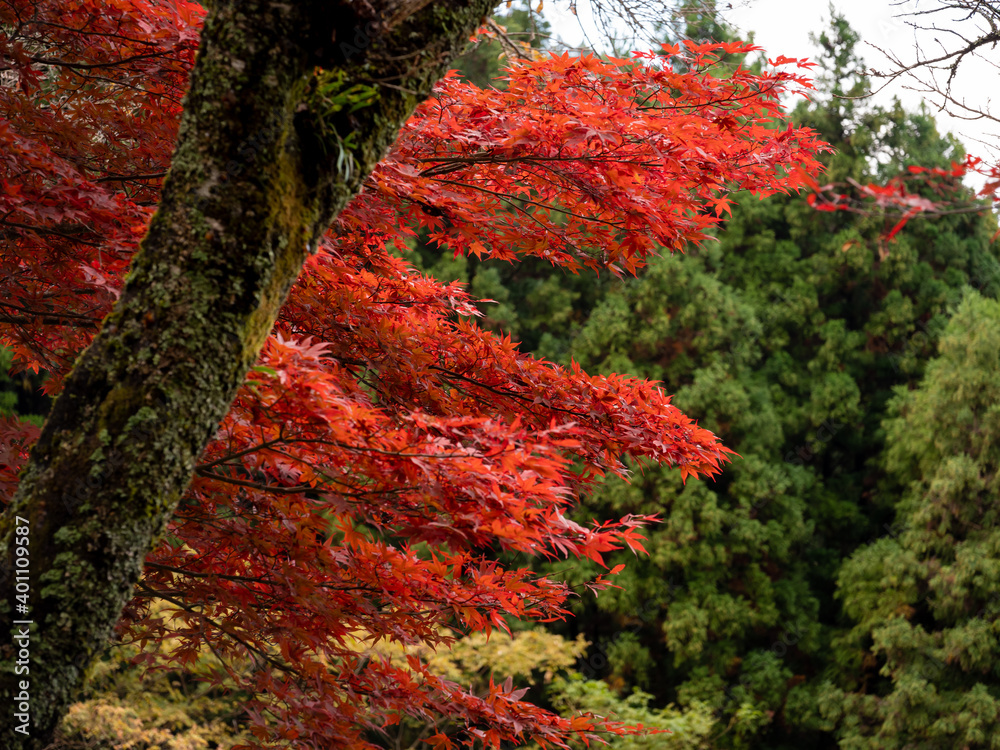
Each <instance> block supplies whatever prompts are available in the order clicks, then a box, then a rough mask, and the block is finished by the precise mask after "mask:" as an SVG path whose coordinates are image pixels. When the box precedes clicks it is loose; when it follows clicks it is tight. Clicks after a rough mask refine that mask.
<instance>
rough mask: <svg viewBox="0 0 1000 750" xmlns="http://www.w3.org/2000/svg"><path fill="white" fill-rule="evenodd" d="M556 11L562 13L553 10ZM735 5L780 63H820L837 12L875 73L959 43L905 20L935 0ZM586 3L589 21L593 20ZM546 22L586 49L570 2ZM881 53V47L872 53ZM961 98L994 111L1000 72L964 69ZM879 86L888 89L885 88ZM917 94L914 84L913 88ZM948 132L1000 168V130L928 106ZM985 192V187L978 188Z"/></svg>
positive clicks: (896, 86)
mask: <svg viewBox="0 0 1000 750" xmlns="http://www.w3.org/2000/svg"><path fill="white" fill-rule="evenodd" d="M553 4H555V6H556V7H553ZM730 4H731V7H732V9H731V10H724V11H723V16H724V17H725V18H726V20H728V21H729V22H730V23H731V24H732V25H733V26H735V27H736V28H738V29H739V30H741V31H753V32H755V39H754V41H755V43H756V44H758V45H760V46H761V47H763V48H764V50H765V52H766V53H767V56H768V57H770V58H775V57H777V56H778V55H786V56H787V57H808V58H810V59H815V58H816V56H817V55H816V53H817V50H816V47H815V46H814V45H813V44H812V43H811V42H810V41H809V34H810V32H812V33H819V32H821V31H823V30H825V29H827V28H829V20H830V6H831V5H832V6H833V7H834V8H835V9H836V10H837V11H838V12H840V13H841V14H843V15H844V17H845V18H847V21H848V22H849V23H850V24H851V26H852V27H853V28H854V30H855V31H857V32H858V33H859V35H860V37H861V46H860V49H859V51H860V53H861V56H862V57H863V58H864V59H865V62H866V63H867V65H868V67H870V68H875V69H878V70H886V69H890V68H892V67H893V66H892V65H891V63H890V62H889V61H888V60H887V59H886V57H885V56H883V55H882V54H881V53H880V52H879V51H878V50H877V49H875V47H880V48H882V49H885V50H890V51H892V52H894V53H895V54H897V55H899V57H900V58H901V59H902V60H904V61H907V62H909V61H912V60H913V59H914V45H915V43H916V42H917V41H919V43H920V44H921V45H922V46H923V49H924V52H925V55H926V56H936V54H937V52H938V50H939V49H940V44H939V42H938V41H937V40H940V42H941V43H945V44H947V45H949V47H950V48H953V47H954V46H955V41H957V39H956V38H955V37H954V36H951V35H950V34H949V33H947V32H940V33H935V32H923V33H920V34H919V35H918V36H917V37H915V36H914V30H913V28H912V27H911V26H909V25H908V24H907V23H906V20H907V19H906V18H905V17H902V18H901V17H900V16H901V15H902V14H904V13H907V12H911V11H913V10H914V9H924V10H926V9H928V8H932V7H935V5H936V3H935V0H833V2H832V3H831V2H828V0H731V3H730V2H729V0H719V1H718V6H719V7H720V8H723V9H725V8H726V7H727V6H728V5H730ZM585 5H586V3H585V2H580V3H579V7H580V9H581V11H580V12H581V15H582V16H583V15H585V11H584V6H585ZM544 10H545V15H546V17H547V18H548V19H549V20H550V22H552V25H553V29H554V30H555V31H556V33H557V34H558V35H559V36H560V37H561V38H562V39H563V40H564V41H566V42H569V43H571V44H579V43H580V40H581V39H582V35H581V32H580V31H579V26H578V23H577V18H575V17H574V16H572V15H570V14H569V13H568V12H566V11H565V2H563V3H547V4H546V6H545V9H544ZM918 20H921V21H922V23H923V25H927V22H928V21H929V22H936V23H937V24H938V26H939V27H941V28H944V29H959V30H966V31H967V32H968V33H969V34H970V35H971V34H973V33H974V31H975V29H974V28H970V25H969V24H966V25H965V26H964V27H963V26H961V25H959V24H957V23H956V22H955V20H954V14H953V13H949V14H938V15H936V16H933V17H926V16H925V17H924V18H923V19H918ZM589 33H590V35H591V38H594V39H597V38H600V36H601V35H600V34H599V33H597V32H596V30H591V31H590V32H589ZM872 45H874V46H872ZM984 54H985V55H988V56H991V57H992V58H993V59H994V60H997V61H1000V49H998V50H988V51H986V52H985V53H984ZM960 70H961V72H960V76H959V78H958V79H957V82H956V86H955V91H956V92H957V93H958V95H959V97H965V98H966V100H967V101H968V102H969V103H974V104H976V105H978V106H980V107H987V108H988V107H989V101H988V95H989V92H991V91H997V90H998V86H997V84H998V83H1000V76H998V68H997V67H996V66H994V65H991V64H989V63H986V62H984V61H978V62H977V61H972V62H966V63H965V64H964V65H963V66H962V68H961V69H960ZM874 83H875V85H876V86H878V85H881V83H880V82H878V81H877V80H876V81H874ZM910 85H911V86H912V85H913V84H912V82H911V83H910ZM893 95H895V96H898V97H899V98H900V99H901V100H902V101H903V103H904V105H906V106H907V107H909V108H916V107H917V106H919V104H920V102H921V101H922V100H923V98H924V95H923V94H919V93H917V92H914V91H910V90H907V88H906V85H905V84H904V83H903V82H901V81H897V82H895V83H892V84H890V85H889V86H888V87H887V88H886V89H885V90H884V91H883V92H882V93H880V94H879V95H878V96H877V98H876V102H878V103H884V104H888V103H889V102H890V101H891V99H892V97H893ZM928 106H929V107H930V108H931V110H932V112H933V113H934V115H935V118H936V119H937V122H938V128H939V130H941V131H951V132H953V133H954V134H955V135H957V136H958V137H959V138H960V139H961V140H962V141H963V142H964V143H965V146H966V150H967V151H968V152H969V153H972V154H975V155H978V156H982V157H984V158H986V159H992V160H993V161H996V160H997V147H996V144H1000V136H998V135H997V134H998V133H1000V123H995V122H990V121H985V120H977V121H969V120H964V119H957V118H955V117H951V116H949V115H948V114H947V113H945V112H938V111H936V107H935V106H934V105H933V103H932V102H931V101H930V100H928ZM992 109H993V112H994V114H995V115H997V116H1000V103H997V104H996V105H994V106H993V107H992ZM977 182H979V184H981V181H977Z"/></svg>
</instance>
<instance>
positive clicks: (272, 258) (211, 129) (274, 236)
mask: <svg viewBox="0 0 1000 750" xmlns="http://www.w3.org/2000/svg"><path fill="white" fill-rule="evenodd" d="M495 4H496V3H495V1H494V0H458V1H456V2H449V3H440V4H438V3H430V2H428V0H395V1H393V0H384V1H383V2H381V3H380V2H371V3H365V4H364V6H365V8H367V9H368V10H367V13H368V15H364V14H359V11H358V8H359V7H360V4H356V3H350V2H346V1H344V2H322V1H321V0H311V1H310V0H298V1H295V0H288V1H287V2H284V3H275V2H269V1H266V0H228V1H225V2H224V1H223V0H215V1H214V2H213V3H212V4H211V10H210V13H209V15H208V18H207V19H206V23H205V27H204V30H203V33H202V42H201V48H200V50H199V53H198V58H197V62H196V64H195V69H194V71H193V74H192V79H191V87H190V91H189V93H188V97H187V99H186V102H185V113H184V116H183V119H182V122H181V127H180V132H179V135H178V143H177V148H176V151H175V154H174V159H173V163H172V166H171V169H170V172H169V174H168V176H167V178H166V180H165V183H164V188H163V193H162V199H161V204H160V206H159V209H158V211H157V213H156V215H155V216H154V218H153V220H152V222H151V223H150V227H149V231H148V234H147V236H146V238H145V240H144V241H143V243H142V247H141V250H140V252H139V253H138V255H137V256H136V258H135V260H134V262H133V268H132V270H131V273H130V275H129V277H128V280H127V282H126V285H125V289H124V291H123V293H122V296H121V299H120V301H119V303H118V304H117V305H116V306H115V308H114V310H113V311H112V313H111V314H110V315H109V316H108V318H107V319H106V320H105V321H104V324H103V326H102V328H101V331H100V332H99V333H98V335H97V337H96V338H95V340H94V342H93V343H92V344H91V346H90V347H89V348H88V349H87V350H86V351H85V352H84V354H83V355H82V356H81V357H80V359H79V360H78V361H77V363H76V365H75V366H74V368H73V371H72V373H71V374H70V375H69V376H68V377H67V379H66V381H65V387H64V390H63V392H62V394H61V395H60V396H59V398H58V399H57V400H56V402H55V404H54V406H53V410H52V413H51V415H50V416H49V419H48V421H47V422H46V425H45V427H44V429H43V432H42V436H41V438H40V439H39V441H38V444H37V445H36V446H35V448H34V450H33V451H32V455H31V460H30V463H29V465H28V467H27V469H26V470H25V472H24V474H23V476H22V478H21V483H20V486H19V488H18V491H17V493H16V494H15V496H14V498H13V499H12V501H11V504H10V506H9V507H8V508H7V510H6V512H5V513H4V514H3V515H2V516H0V564H2V565H3V569H2V570H0V577H2V578H3V581H4V583H9V582H10V581H11V580H12V571H13V565H14V549H15V543H14V540H15V527H16V524H15V517H16V516H20V517H21V518H24V519H27V521H28V523H29V524H30V533H29V537H30V549H31V572H32V578H31V585H32V589H31V613H30V615H29V617H30V619H32V620H33V621H34V625H33V631H32V639H31V645H30V653H31V662H30V674H29V675H28V676H27V677H24V676H16V675H15V674H14V671H13V669H12V666H13V665H12V661H13V656H12V655H13V653H14V650H13V649H12V647H11V645H10V644H9V643H8V642H7V641H6V639H5V642H4V643H3V644H2V645H0V672H2V674H0V705H3V706H4V712H5V713H4V719H3V734H2V736H0V744H2V746H3V747H5V748H10V750H23V749H24V750H26V749H28V748H32V749H33V750H34V749H37V748H41V747H44V746H45V745H46V744H48V742H49V740H50V738H51V737H52V734H53V731H54V729H55V727H56V725H57V723H58V721H59V719H60V717H61V716H62V714H63V713H64V712H65V709H66V708H67V706H68V705H69V703H70V702H71V701H72V700H73V699H74V698H75V696H76V694H77V692H78V691H79V689H80V688H81V686H82V684H83V682H84V679H85V675H86V672H87V669H88V668H89V666H90V665H91V664H92V662H93V661H94V660H95V659H96V658H97V657H98V656H99V654H100V653H101V651H102V650H103V649H104V648H105V647H106V645H107V643H108V640H109V638H110V636H111V634H112V629H113V627H114V624H115V622H116V621H117V619H118V617H119V615H120V613H121V610H122V608H123V607H124V605H125V604H126V603H127V601H128V600H129V598H130V597H131V595H132V590H133V588H134V586H135V583H136V581H137V580H138V578H139V576H140V574H141V571H142V566H143V562H144V559H145V556H146V555H147V554H148V552H149V551H150V550H151V548H152V546H153V544H154V543H155V541H156V539H157V537H158V536H159V535H160V534H162V533H163V531H164V529H165V528H166V525H167V523H168V522H169V519H170V517H171V515H172V513H173V511H174V509H175V507H176V504H177V502H178V500H179V498H180V496H181V494H182V493H183V491H184V489H185V488H186V487H187V484H188V482H189V481H190V477H191V473H192V471H193V467H194V464H195V461H196V460H197V458H198V456H199V454H200V452H201V451H202V450H203V448H204V446H205V444H206V443H207V442H208V440H209V439H210V437H211V436H212V434H213V433H214V431H215V430H216V428H217V426H218V424H219V422H220V420H221V419H222V417H223V416H224V415H225V413H226V411H227V409H228V408H229V405H230V403H231V401H232V399H233V397H234V395H235V392H236V389H237V388H238V387H239V385H240V384H241V383H242V381H243V378H244V377H245V375H246V372H247V370H248V369H249V368H250V367H251V366H252V365H253V364H254V361H255V360H256V357H257V356H258V354H259V351H260V348H261V347H262V346H263V343H264V340H265V339H266V337H267V335H268V333H269V331H270V330H271V326H272V325H273V323H274V320H275V318H276V317H277V314H278V310H279V308H280V306H281V304H282V303H283V301H284V299H285V296H286V295H287V293H288V290H289V288H290V287H291V285H292V283H293V281H294V280H295V278H296V276H297V275H298V273H299V271H300V269H301V267H302V263H303V262H304V260H305V257H306V254H307V252H308V251H309V249H310V248H313V247H315V245H316V242H317V239H318V238H319V236H320V235H321V234H322V233H323V231H325V229H326V228H327V227H328V226H329V224H330V222H331V221H332V219H333V218H335V217H336V215H337V213H339V211H340V210H341V209H343V207H344V206H345V205H346V203H347V202H348V201H349V200H350V199H351V198H352V197H353V196H354V195H355V194H356V193H357V191H358V190H359V188H360V186H361V183H362V181H363V180H364V178H365V177H366V176H367V175H368V174H369V173H370V172H371V170H372V169H373V168H374V166H375V164H376V163H377V162H378V160H379V159H381V158H382V156H383V155H384V154H385V152H386V150H387V149H388V148H389V146H390V145H391V144H392V142H393V140H394V139H395V137H396V134H397V131H398V129H399V127H400V126H401V124H402V123H403V122H404V121H405V120H406V118H407V117H408V116H409V115H410V113H411V112H412V111H413V108H414V107H415V106H416V104H417V103H418V102H419V101H420V100H421V99H423V98H424V97H426V96H427V95H428V94H429V93H430V90H431V87H432V86H433V84H434V82H435V81H436V80H437V79H438V78H439V77H440V75H441V74H442V73H443V72H444V70H445V68H446V66H447V65H448V63H449V62H450V61H451V60H452V59H453V58H454V57H455V56H457V54H458V53H459V52H460V51H461V49H462V47H463V45H464V44H465V41H466V39H467V38H468V37H469V35H470V34H471V33H472V32H473V31H474V30H475V28H476V27H477V25H478V24H479V23H481V22H482V21H483V20H484V19H485V17H486V16H487V15H488V14H489V12H490V11H491V10H492V9H493V7H494V5H495ZM317 66H321V67H322V68H324V69H326V70H327V71H328V74H332V75H335V76H337V77H338V78H339V79H340V80H342V81H343V83H344V85H345V86H361V87H371V89H372V90H374V91H376V92H377V95H374V96H370V97H369V98H368V100H367V101H365V102H364V106H361V107H360V108H358V109H356V111H353V112H352V111H349V110H350V108H341V109H339V110H335V111H330V110H329V109H327V110H326V111H321V110H320V106H321V105H323V102H321V101H320V100H319V99H317V91H318V90H319V87H318V86H317V85H316V79H315V70H316V67H317ZM320 120H322V122H320ZM345 148H349V150H350V153H349V154H346V155H345V154H344V153H343V152H344V149H345ZM345 158H349V159H350V162H349V164H350V169H345V168H344V163H345V161H344V159H345ZM3 588H4V590H5V591H6V590H9V588H10V587H9V586H4V587H3ZM12 607H13V602H12V601H11V599H10V597H9V596H5V597H4V598H3V600H0V626H2V628H3V630H4V632H5V633H7V632H10V631H11V627H12V620H14V619H23V616H15V615H14V612H13V609H12ZM22 679H27V680H28V681H29V682H30V688H29V693H30V695H31V702H30V706H31V708H30V712H31V722H30V728H29V730H28V733H27V734H23V733H21V732H17V731H15V730H14V729H15V725H14V724H13V723H12V721H13V715H12V711H11V709H10V707H11V706H12V705H13V704H14V696H15V695H16V694H17V693H18V691H19V690H20V687H19V685H18V683H19V682H20V680H22Z"/></svg>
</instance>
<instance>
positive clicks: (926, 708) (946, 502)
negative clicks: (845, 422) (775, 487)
mask: <svg viewBox="0 0 1000 750" xmlns="http://www.w3.org/2000/svg"><path fill="white" fill-rule="evenodd" d="M885 429H886V436H887V450H886V453H885V467H886V470H887V471H888V473H889V474H890V476H891V477H892V479H893V480H895V482H896V483H897V484H898V487H899V488H901V490H902V500H901V501H900V502H899V504H898V506H897V512H896V518H895V522H894V523H893V524H892V525H891V526H889V527H887V531H888V532H889V534H888V535H887V536H884V537H882V538H880V539H878V540H877V541H875V542H873V543H872V544H869V545H866V546H864V547H862V548H861V549H859V550H857V551H856V552H855V553H854V554H853V555H852V556H851V558H850V559H849V560H848V561H847V562H846V563H845V564H844V566H843V568H842V570H841V572H840V576H839V580H838V583H839V587H840V595H841V597H842V599H843V602H844V608H845V610H846V611H847V613H848V614H849V615H850V616H851V617H852V618H853V619H854V620H855V621H856V623H857V625H856V626H855V627H854V628H853V629H852V630H851V631H850V632H849V633H847V634H845V635H844V636H843V637H842V638H840V639H839V643H838V645H839V654H838V656H839V659H840V660H841V661H842V662H843V663H845V664H853V665H855V666H856V671H854V673H853V676H854V678H855V679H854V680H852V681H851V682H850V683H849V687H848V689H847V690H846V691H844V690H842V689H838V688H836V687H834V686H833V684H832V683H831V684H828V686H827V688H826V690H825V691H824V692H823V693H822V694H821V696H820V697H821V700H820V702H819V708H820V711H821V713H822V716H823V718H824V719H825V720H826V721H827V722H828V723H829V726H830V727H833V726H835V727H836V729H837V734H838V737H839V739H840V743H841V746H842V747H850V748H858V749H859V750H860V748H887V749H893V748H928V749H929V748H942V749H944V748H956V747H964V748H995V747H997V746H998V743H1000V637H998V634H1000V628H998V624H1000V516H998V510H997V504H996V499H997V497H998V495H1000V303H998V302H997V301H996V300H991V299H987V298H984V297H982V296H981V295H979V294H977V293H976V292H974V291H971V290H970V291H969V292H968V294H967V295H966V297H965V299H963V301H962V303H961V305H960V306H959V308H958V311H957V313H956V314H955V316H954V317H953V318H952V319H951V321H950V323H949V324H948V327H947V329H946V331H945V334H944V336H943V337H942V339H941V343H940V355H939V356H938V357H937V358H936V359H935V360H934V361H933V362H932V363H931V364H930V365H929V366H928V368H927V372H926V375H925V377H924V378H923V380H922V382H921V384H920V387H919V388H917V389H915V390H907V389H905V388H900V389H898V390H897V393H896V395H895V397H894V398H893V400H892V401H891V403H890V406H889V418H888V419H887V420H886V422H885Z"/></svg>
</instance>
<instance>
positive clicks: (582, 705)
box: [549, 674, 719, 750]
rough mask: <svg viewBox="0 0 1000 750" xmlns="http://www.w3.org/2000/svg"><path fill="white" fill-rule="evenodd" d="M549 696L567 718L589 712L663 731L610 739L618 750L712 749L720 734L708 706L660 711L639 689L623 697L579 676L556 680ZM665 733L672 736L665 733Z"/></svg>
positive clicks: (672, 708) (663, 709)
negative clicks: (713, 741) (714, 735)
mask: <svg viewBox="0 0 1000 750" xmlns="http://www.w3.org/2000/svg"><path fill="white" fill-rule="evenodd" d="M549 695H550V697H551V699H552V703H553V705H554V707H555V708H556V709H558V710H559V712H560V713H562V714H563V715H571V714H573V713H578V712H589V713H594V714H597V715H599V716H608V717H613V718H614V719H616V720H617V721H621V722H623V723H625V724H630V725H642V726H643V727H645V728H647V729H651V730H660V732H659V733H655V734H654V733H649V734H643V735H635V736H630V737H618V738H613V739H610V740H609V742H608V747H610V748H614V750H655V749H657V748H669V749H670V750H673V749H674V748H676V749H677V750H682V749H683V750H708V749H709V748H711V747H713V745H712V742H711V736H712V734H713V733H715V732H717V731H719V729H718V726H717V724H716V721H715V718H714V717H713V716H712V711H711V709H710V708H709V707H708V706H706V705H704V704H700V703H694V704H693V705H692V706H691V707H690V708H689V709H688V710H687V711H681V710H679V709H677V708H676V707H675V706H667V707H666V708H659V709H657V708H653V707H651V706H650V702H651V701H652V699H653V696H651V695H649V694H648V693H644V692H642V691H641V690H635V691H634V692H632V693H631V694H630V695H628V696H627V697H625V698H622V697H620V696H619V695H618V694H617V693H616V692H615V691H613V690H612V689H611V688H609V687H608V684H607V683H606V682H604V681H602V680H586V679H584V678H583V677H582V676H581V675H579V674H573V675H570V676H569V677H560V678H558V679H556V680H555V682H554V683H553V684H552V686H551V687H550V688H549ZM664 730H665V731H666V732H669V734H666V733H663V732H664ZM581 747H582V746H581Z"/></svg>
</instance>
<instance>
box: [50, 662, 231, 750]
mask: <svg viewBox="0 0 1000 750" xmlns="http://www.w3.org/2000/svg"><path fill="white" fill-rule="evenodd" d="M138 654H139V649H138V648H137V647H136V646H123V647H118V648H115V649H113V650H112V651H111V652H110V653H109V654H108V655H107V656H106V657H105V659H104V660H103V661H101V662H99V663H98V665H97V668H96V669H95V670H94V673H93V675H92V677H91V680H90V683H89V684H88V686H87V691H86V695H85V699H84V700H82V701H80V702H78V703H74V704H73V705H71V706H70V708H69V711H68V713H67V714H66V717H65V718H64V719H63V721H62V724H61V725H60V728H59V733H58V739H57V741H56V743H55V744H54V746H53V748H52V750H89V749H90V748H94V749H95V750H97V749H98V748H99V749H100V750H230V748H233V747H236V746H238V745H245V744H247V743H248V742H250V740H251V737H250V735H249V733H248V732H246V731H245V730H244V729H243V724H244V719H245V717H244V716H243V712H242V709H241V708H240V707H241V706H242V705H243V704H244V703H245V700H246V696H241V695H239V694H237V693H234V692H232V691H231V690H229V689H227V688H226V687H225V685H224V684H223V685H221V686H220V685H216V684H213V683H212V681H211V680H212V677H213V672H212V668H213V664H217V662H215V659H214V657H212V656H211V655H210V654H208V653H202V654H200V655H199V656H198V657H197V659H195V660H194V661H193V662H192V664H191V665H190V666H189V667H188V668H187V669H186V670H185V671H183V672H182V671H173V670H171V671H160V672H151V673H148V674H147V675H145V677H144V676H143V675H142V672H141V670H140V669H139V668H137V667H135V666H133V665H132V658H133V657H135V656H136V655H138Z"/></svg>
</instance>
